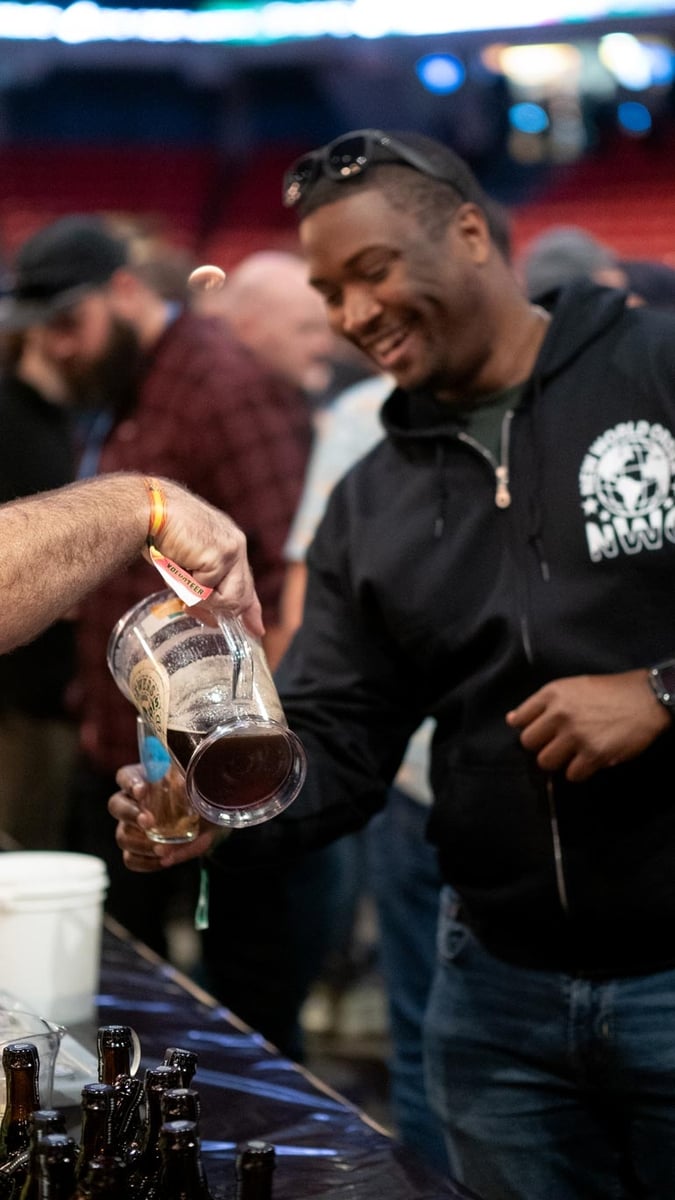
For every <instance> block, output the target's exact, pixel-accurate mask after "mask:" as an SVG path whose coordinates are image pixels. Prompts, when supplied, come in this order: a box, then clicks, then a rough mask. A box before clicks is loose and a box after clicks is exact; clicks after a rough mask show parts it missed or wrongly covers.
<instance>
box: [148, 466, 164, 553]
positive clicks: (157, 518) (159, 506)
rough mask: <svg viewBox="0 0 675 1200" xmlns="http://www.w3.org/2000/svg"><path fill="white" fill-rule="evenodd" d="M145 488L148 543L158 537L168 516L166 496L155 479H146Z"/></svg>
mask: <svg viewBox="0 0 675 1200" xmlns="http://www.w3.org/2000/svg"><path fill="white" fill-rule="evenodd" d="M145 486H146V488H147V489H148V496H149V498H150V520H149V523H148V542H154V541H155V539H156V538H158V537H159V535H160V533H161V532H162V530H163V528H164V526H165V525H166V518H167V516H168V513H167V506H166V496H165V495H164V492H163V491H162V488H161V486H160V484H159V483H158V482H157V480H156V479H146V480H145Z"/></svg>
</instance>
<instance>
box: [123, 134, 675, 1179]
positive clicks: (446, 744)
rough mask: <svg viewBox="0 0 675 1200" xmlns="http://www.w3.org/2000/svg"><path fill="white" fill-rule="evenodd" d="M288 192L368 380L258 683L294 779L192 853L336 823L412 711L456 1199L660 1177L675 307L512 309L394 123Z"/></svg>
mask: <svg viewBox="0 0 675 1200" xmlns="http://www.w3.org/2000/svg"><path fill="white" fill-rule="evenodd" d="M284 195H285V199H286V203H287V204H289V205H294V206H296V207H297V209H298V211H299V214H300V235H301V239H302V244H303V247H304V250H305V253H306V255H307V259H308V264H309V272H310V277H311V279H312V281H313V283H314V286H315V287H316V288H317V289H318V290H319V292H320V293H321V295H323V297H324V300H325V302H326V306H327V310H328V313H329V316H330V320H331V324H332V326H333V328H334V329H335V331H336V332H337V333H339V334H341V335H342V336H343V337H346V338H348V339H349V340H350V341H351V342H353V343H354V345H356V346H358V347H359V348H360V349H361V350H363V351H364V352H365V353H366V354H368V355H369V356H370V357H371V358H372V359H373V361H374V362H375V363H376V364H377V366H378V367H379V368H380V369H381V370H386V371H387V372H389V373H390V374H391V375H393V376H394V378H395V381H396V384H397V387H396V388H395V390H394V391H393V392H392V394H391V395H390V396H389V398H388V399H387V400H386V401H385V404H384V408H383V410H382V421H383V425H384V430H385V434H386V436H385V437H384V438H383V440H382V441H381V442H380V443H378V445H377V446H376V447H375V448H374V449H373V450H372V451H371V452H370V453H369V454H368V455H367V456H366V457H365V458H364V459H362V460H361V462H360V463H358V464H357V465H356V466H355V467H354V468H353V469H352V470H351V471H350V472H349V473H348V475H346V476H345V478H344V479H343V480H342V481H341V483H340V484H338V486H337V488H336V489H335V491H334V492H333V494H332V496H331V499H330V502H329V505H328V508H327V511H326V515H325V517H324V519H323V522H322V524H321V526H320V527H319V530H318V532H317V535H316V538H315V540H314V543H313V545H312V547H311V548H310V551H309V553H308V559H307V565H308V587H307V597H306V603H305V612H304V620H303V626H302V628H301V630H300V631H299V633H298V635H297V636H296V638H295V640H294V642H293V644H292V646H291V648H290V650H289V651H288V653H287V655H286V657H285V659H284V661H283V663H282V665H281V667H280V670H279V673H278V677H277V682H278V686H279V691H280V694H281V697H282V700H283V703H284V707H285V710H286V714H287V716H288V719H289V723H290V724H291V726H292V728H294V729H295V731H296V732H297V733H298V734H299V736H300V737H301V738H302V740H303V742H304V744H305V747H306V749H307V751H308V756H309V772H308V781H307V785H306V787H305V789H304V790H303V793H302V795H301V797H300V798H299V799H298V801H297V802H296V803H295V804H294V805H292V806H291V807H290V808H289V809H288V810H287V811H286V812H285V813H284V814H282V815H281V816H280V817H279V818H277V819H276V820H275V821H272V822H270V823H269V825H268V826H261V827H259V828H258V829H257V830H250V831H247V832H246V833H242V834H241V835H235V836H233V837H232V838H231V839H229V841H228V842H227V843H224V844H223V845H221V846H219V847H218V848H217V849H216V850H215V852H214V860H215V862H217V863H220V864H221V865H222V867H223V868H225V866H226V865H229V867H230V869H234V868H235V867H236V866H237V865H242V864H245V863H247V862H251V861H253V860H256V859H257V860H258V861H261V860H262V858H263V856H264V855H270V854H273V853H274V854H281V855H283V854H287V853H288V854H289V853H291V852H295V851H296V850H297V848H298V847H301V846H303V845H312V844H316V843H317V842H320V841H322V840H323V841H327V840H329V839H331V838H332V837H335V836H337V835H339V834H340V833H344V832H346V831H347V830H349V829H356V828H358V827H360V826H361V825H363V824H365V822H366V821H367V820H368V819H369V817H371V816H372V815H373V814H374V813H375V812H376V811H378V809H379V808H381V807H382V805H383V804H384V803H385V797H386V794H387V789H388V787H389V785H390V783H391V780H392V778H393V776H394V775H395V773H396V770H397V768H398V766H399V763H400V761H401V758H402V756H403V753H404V750H405V747H406V743H407V741H408V739H409V737H410V735H411V733H412V732H413V730H415V729H416V728H417V726H418V725H419V723H420V722H421V720H422V719H423V718H424V717H427V716H431V717H433V718H435V720H436V733H435V736H434V741H433V748H432V762H431V770H430V776H431V784H432V788H433V794H434V799H433V805H432V809H431V815H430V820H429V827H428V834H429V838H430V840H431V841H432V842H433V843H435V845H436V846H437V848H438V855H439V863H440V868H441V872H442V875H443V878H444V880H445V881H446V883H447V884H449V885H451V887H452V891H448V894H447V895H446V897H445V899H444V903H443V905H442V910H441V918H440V928H439V940H438V946H439V961H438V964H437V971H436V976H435V980H434V984H433V988H432V993H431V997H430V1002H429V1007H428V1012H427V1019H426V1068H427V1085H428V1091H429V1097H430V1101H431V1103H432V1105H433V1107H434V1108H435V1110H436V1112H437V1113H438V1115H439V1117H440V1118H441V1120H442V1121H443V1124H444V1127H445V1131H446V1136H447V1142H448V1148H449V1152H450V1156H451V1165H452V1172H453V1174H454V1175H455V1176H456V1177H457V1178H458V1179H459V1180H461V1181H463V1182H465V1183H467V1184H468V1185H469V1187H470V1188H471V1189H473V1190H474V1191H475V1192H476V1193H477V1194H478V1195H480V1196H481V1197H482V1198H483V1200H540V1198H541V1197H555V1200H579V1198H580V1197H582V1196H583V1197H584V1200H590V1198H591V1197H593V1198H594V1200H595V1198H598V1200H600V1198H601V1197H602V1198H605V1197H607V1198H609V1197H616V1198H618V1197H622V1198H624V1200H627V1198H628V1197H631V1200H635V1198H636V1197H642V1198H644V1200H646V1198H647V1197H650V1198H651V1197H663V1196H668V1195H670V1194H671V1193H672V1192H673V1190H674V1188H675V1149H674V1147H675V1136H673V1135H674V1133H675V1128H674V1127H675V886H674V885H673V878H674V867H675V805H674V804H673V800H672V796H671V795H670V789H669V788H668V787H667V786H665V783H664V781H665V780H667V779H668V778H669V774H670V771H671V765H672V761H673V755H674V753H675V737H674V730H673V724H672V719H671V712H672V711H673V709H674V708H675V700H674V699H673V696H674V695H675V621H674V620H673V587H674V584H675V535H674V534H673V516H672V514H673V512H674V511H675V321H674V320H673V318H672V316H670V315H669V314H665V313H656V312H654V311H650V310H648V309H645V308H641V309H629V308H627V307H626V304H625V296H624V294H623V293H621V292H618V291H614V290H611V289H605V288H601V287H598V286H596V285H592V284H580V285H573V286H572V287H571V288H570V289H568V290H565V291H563V292H562V293H561V295H560V297H559V299H558V301H557V303H556V306H555V309H554V311H553V313H552V315H550V316H549V314H547V313H546V312H544V311H542V310H541V309H539V308H537V307H536V306H532V305H531V304H529V302H528V301H527V299H526V298H525V296H524V295H523V293H522V291H521V290H520V287H519V285H518V283H517V281H516V279H515V277H514V275H513V274H512V272H511V269H510V267H509V265H508V261H507V255H506V254H505V252H504V248H505V243H504V231H503V225H502V222H501V220H500V217H499V215H498V214H496V213H495V212H494V210H493V208H492V205H491V203H490V201H488V200H487V199H486V197H485V196H484V194H483V192H482V190H481V189H480V188H479V186H478V184H477V183H476V181H475V179H474V178H473V176H472V175H471V174H470V172H469V171H468V169H467V167H466V165H465V164H464V163H463V162H462V161H461V160H459V159H458V158H457V157H456V155H454V154H453V153H452V152H451V151H450V150H448V149H447V148H445V147H444V146H442V145H440V144H438V143H436V142H433V141H430V140H429V139H426V138H423V137H420V136H418V135H413V134H405V135H391V134H387V133H383V132H381V131H377V130H360V131H356V132H355V133H350V134H347V135H345V136H344V137H343V138H339V139H337V140H336V141H335V142H333V143H331V144H330V145H329V146H326V147H323V148H321V149H320V150H318V151H316V152H314V153H313V154H309V155H307V156H305V157H304V158H303V159H301V160H300V161H299V162H297V163H295V164H294V165H293V167H292V168H291V169H290V170H289V172H288V174H287V177H286V180H285V189H284ZM121 780H122V783H125V782H127V783H128V782H129V776H127V775H122V776H121ZM111 811H112V812H113V814H114V815H115V816H117V817H118V819H119V820H120V821H121V825H120V829H119V831H118V838H119V840H120V844H121V845H122V847H123V848H124V849H125V856H126V861H127V864H128V865H129V866H131V867H134V868H136V869H152V867H153V866H155V867H156V866H157V865H161V864H164V865H167V864H168V863H170V862H171V861H177V860H178V858H179V855H178V854H176V853H174V854H173V856H172V855H171V854H169V855H168V856H167V855H166V854H165V853H164V852H163V851H161V850H158V851H153V850H150V851H147V850H143V849H142V844H141V842H140V839H139V836H138V834H139V828H138V825H137V824H136V822H137V809H136V807H135V804H134V803H133V801H132V800H131V799H130V798H129V796H125V795H124V794H119V795H118V796H116V797H114V798H113V799H112V800H111ZM202 848H203V843H202ZM188 853H194V851H188ZM153 854H154V855H155V859H154V862H153V861H152V859H151V858H149V857H148V855H153Z"/></svg>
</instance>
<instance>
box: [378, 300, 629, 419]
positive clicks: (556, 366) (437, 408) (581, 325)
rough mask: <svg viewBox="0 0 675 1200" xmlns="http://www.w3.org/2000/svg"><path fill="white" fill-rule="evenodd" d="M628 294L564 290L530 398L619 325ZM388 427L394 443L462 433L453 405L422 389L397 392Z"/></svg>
mask: <svg viewBox="0 0 675 1200" xmlns="http://www.w3.org/2000/svg"><path fill="white" fill-rule="evenodd" d="M625 304H626V293H625V292H624V291H622V290H619V289H618V288H607V287H600V286H598V285H597V284H592V283H587V282H585V281H580V282H576V283H573V284H570V285H569V287H565V288H563V289H561V291H560V293H559V296H558V299H557V302H556V304H555V308H554V309H553V312H552V314H551V315H552V320H551V324H550V326H549V328H548V330H547V333H546V336H545V338H544V341H543V343H542V347H541V350H540V352H539V357H538V359H537V362H536V364H535V368H534V372H533V375H532V379H531V381H530V382H531V385H532V386H531V388H530V389H528V392H529V395H527V396H526V397H525V398H524V403H527V401H528V399H531V397H532V396H533V395H536V393H537V391H538V388H539V386H540V385H541V384H542V383H545V382H548V381H549V380H550V379H552V378H553V377H554V376H555V375H557V374H558V373H559V372H560V371H562V370H564V369H565V368H567V367H568V366H569V365H570V364H571V363H572V362H573V361H574V359H575V358H577V357H578V356H579V355H580V354H581V353H582V352H583V351H584V350H585V349H586V348H587V347H588V346H589V345H590V344H591V343H592V342H594V341H596V340H597V339H598V338H601V337H602V336H603V335H604V333H605V332H606V330H607V329H608V328H609V327H610V326H611V325H613V324H615V323H616V322H617V321H618V320H619V319H620V318H621V315H622V313H623V311H624V309H625ZM382 424H383V425H384V428H385V430H386V432H387V434H389V436H390V437H393V438H394V439H407V438H415V439H418V438H428V437H430V438H438V437H453V436H454V435H455V434H456V432H457V430H458V429H459V428H460V421H459V420H458V418H457V415H456V410H455V408H454V406H453V405H451V404H446V403H443V402H442V401H440V400H436V399H435V398H434V396H433V395H431V394H430V393H429V392H424V391H422V390H420V391H417V392H407V391H404V390H403V389H402V388H396V389H395V390H394V391H393V392H392V393H391V395H390V396H389V397H388V399H387V400H386V401H385V404H384V406H383V409H382Z"/></svg>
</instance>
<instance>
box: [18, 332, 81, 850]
mask: <svg viewBox="0 0 675 1200" xmlns="http://www.w3.org/2000/svg"><path fill="white" fill-rule="evenodd" d="M36 336H37V335H36V334H35V332H33V333H32V334H31V333H30V332H25V331H18V332H16V333H13V334H6V335H4V336H2V334H1V333H0V354H1V357H2V365H1V373H0V503H5V502H6V501H9V500H14V499H16V498H17V497H20V496H30V495H33V494H34V493H36V492H42V491H47V490H50V489H53V488H56V487H61V486H63V485H64V484H67V483H71V482H72V481H73V479H74V478H75V461H74V458H75V456H74V449H73V436H72V427H71V414H70V410H69V407H68V404H67V402H66V397H65V395H64V387H63V383H62V381H61V380H60V378H59V377H58V376H57V375H56V374H55V373H54V372H51V371H49V370H48V369H47V368H46V367H45V364H44V362H43V360H42V357H41V354H40V351H39V346H38V345H36ZM74 670H75V626H74V622H73V620H72V619H71V618H69V617H68V616H66V618H65V619H63V620H60V621H57V622H55V624H54V625H52V626H51V628H49V629H47V630H45V632H44V633H42V634H41V635H40V636H39V637H38V638H36V639H35V640H34V641H32V642H31V643H30V644H29V645H27V646H21V647H18V648H17V649H16V650H14V652H13V653H12V654H7V655H5V656H3V658H2V659H0V830H2V831H3V834H4V836H5V839H6V840H7V841H8V843H11V844H15V845H16V846H22V847H25V848H27V849H31V850H59V849H62V848H63V845H64V837H65V829H64V824H65V813H66V802H67V796H68V790H69V786H70V780H71V774H72V769H73V764H74V760H75V751H76V744H77V726H76V723H75V722H74V721H73V719H72V717H71V716H70V714H69V713H68V709H67V701H66V692H67V688H68V685H69V683H70V681H71V679H72V676H73V673H74Z"/></svg>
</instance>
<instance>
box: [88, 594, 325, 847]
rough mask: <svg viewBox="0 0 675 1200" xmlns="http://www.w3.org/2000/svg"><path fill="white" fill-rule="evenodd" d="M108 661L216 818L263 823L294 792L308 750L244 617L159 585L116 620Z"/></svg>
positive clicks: (194, 797)
mask: <svg viewBox="0 0 675 1200" xmlns="http://www.w3.org/2000/svg"><path fill="white" fill-rule="evenodd" d="M108 666H109V668H110V671H111V673H112V675H113V678H114V679H115V681H116V683H117V686H118V687H119V689H120V691H121V692H122V693H123V694H124V695H125V696H126V697H127V698H128V699H129V700H131V702H132V703H133V704H134V705H135V707H136V709H137V710H138V712H139V713H140V714H141V715H142V716H143V717H144V719H145V720H146V722H147V723H148V724H149V725H151V726H152V728H153V729H154V731H155V733H156V734H157V736H158V737H159V738H160V740H161V741H162V743H163V744H164V746H166V748H167V750H168V751H169V753H170V754H171V756H172V758H173V759H174V761H175V762H176V763H177V764H178V766H179V767H180V768H181V769H182V771H183V772H184V774H185V786H186V789H187V793H188V796H189V797H190V800H191V802H192V804H193V805H194V807H195V808H196V810H197V811H198V812H199V813H201V814H202V816H204V817H206V818H207V820H209V821H212V822H213V823H214V824H217V825H223V826H231V827H246V826H249V825H257V824H259V823H260V822H261V821H267V820H269V818H270V817H274V816H276V814H277V813H279V812H281V811H282V810H283V809H284V808H286V807H287V806H288V805H289V804H290V803H291V801H293V800H294V799H295V797H296V796H297V794H298V792H299V790H300V788H301V786H302V782H303V780H304V777H305V769H306V767H305V755H304V751H303V749H302V745H301V743H300V741H299V740H298V738H297V737H296V736H295V734H293V733H292V732H291V730H290V729H289V728H288V726H287V724H286V719H285V717H284V713H283V710H282V708H281V704H280V701H279V697H278V695H277V690H276V688H275V686H274V682H273V680H272V676H271V673H270V670H269V666H268V664H267V660H266V658H265V655H264V652H263V649H262V646H261V645H260V643H259V641H258V640H257V639H256V638H254V637H253V636H252V635H251V634H248V633H247V632H246V630H245V629H244V626H243V625H242V623H241V622H240V621H239V620H238V619H236V618H234V619H232V618H231V619H225V618H219V617H216V615H215V614H212V613H210V612H205V611H204V610H200V612H196V611H195V610H194V609H189V608H187V607H186V606H185V605H184V604H183V602H182V601H181V600H180V599H179V598H178V597H177V596H176V595H174V593H173V592H171V591H169V590H167V591H164V592H155V593H154V594H153V595H152V596H148V597H146V599H145V600H142V601H141V602H140V603H139V604H137V605H135V606H134V608H132V609H130V610H129V612H127V613H126V614H125V615H124V616H123V617H122V618H121V619H120V620H119V621H118V622H117V625H116V626H115V628H114V630H113V632H112V634H111V636H110V640H109V643H108Z"/></svg>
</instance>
